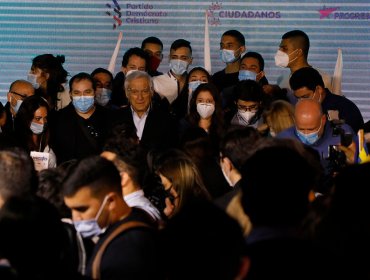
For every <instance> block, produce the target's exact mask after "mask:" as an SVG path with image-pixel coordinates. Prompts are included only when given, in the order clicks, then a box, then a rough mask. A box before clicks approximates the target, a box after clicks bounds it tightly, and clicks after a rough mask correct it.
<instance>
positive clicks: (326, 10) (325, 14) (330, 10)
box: [318, 6, 370, 20]
mask: <svg viewBox="0 0 370 280" xmlns="http://www.w3.org/2000/svg"><path fill="white" fill-rule="evenodd" d="M339 10H340V7H326V6H324V7H323V8H322V9H320V10H318V12H319V14H320V19H334V20H369V19H370V13H369V12H340V11H339Z"/></svg>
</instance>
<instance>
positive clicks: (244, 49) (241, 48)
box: [240, 46, 247, 54]
mask: <svg viewBox="0 0 370 280" xmlns="http://www.w3.org/2000/svg"><path fill="white" fill-rule="evenodd" d="M246 49H247V47H246V46H241V47H240V54H242V53H244V52H245V51H246Z"/></svg>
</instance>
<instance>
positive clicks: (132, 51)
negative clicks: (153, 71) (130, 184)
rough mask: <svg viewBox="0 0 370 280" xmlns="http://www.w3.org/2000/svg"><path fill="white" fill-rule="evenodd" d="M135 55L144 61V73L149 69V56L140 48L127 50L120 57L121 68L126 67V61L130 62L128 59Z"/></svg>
mask: <svg viewBox="0 0 370 280" xmlns="http://www.w3.org/2000/svg"><path fill="white" fill-rule="evenodd" d="M133 55H136V56H138V57H141V58H142V59H144V60H145V71H147V70H148V67H149V55H148V54H147V53H146V52H145V51H144V50H143V49H141V48H138V47H135V48H131V49H128V50H127V51H126V52H125V54H124V55H123V57H122V66H123V67H126V66H127V64H128V61H129V60H130V57H131V56H133Z"/></svg>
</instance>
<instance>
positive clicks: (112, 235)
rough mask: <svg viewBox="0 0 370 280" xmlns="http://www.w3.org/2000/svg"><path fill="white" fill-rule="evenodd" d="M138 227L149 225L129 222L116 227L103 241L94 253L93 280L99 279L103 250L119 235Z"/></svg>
mask: <svg viewBox="0 0 370 280" xmlns="http://www.w3.org/2000/svg"><path fill="white" fill-rule="evenodd" d="M138 227H148V228H149V227H150V226H149V225H147V224H145V223H142V222H138V221H130V222H126V223H124V224H122V225H120V226H119V227H117V228H116V229H115V230H114V231H112V232H111V233H110V234H109V236H108V237H107V238H106V239H105V240H104V242H103V243H102V244H101V246H100V248H99V250H98V252H97V253H96V255H95V257H94V261H93V264H92V278H93V279H94V280H97V279H100V264H101V259H102V257H103V254H104V251H105V249H106V248H107V247H108V245H109V243H110V242H111V241H112V240H113V239H114V238H115V237H116V236H117V235H119V234H120V233H122V232H124V231H126V230H128V229H131V228H138Z"/></svg>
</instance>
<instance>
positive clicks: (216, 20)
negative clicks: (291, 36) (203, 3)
mask: <svg viewBox="0 0 370 280" xmlns="http://www.w3.org/2000/svg"><path fill="white" fill-rule="evenodd" d="M207 13H208V24H210V25H221V20H222V19H279V18H281V12H280V11H271V10H270V11H268V10H228V9H223V7H222V2H212V4H211V5H209V8H208V10H207Z"/></svg>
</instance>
